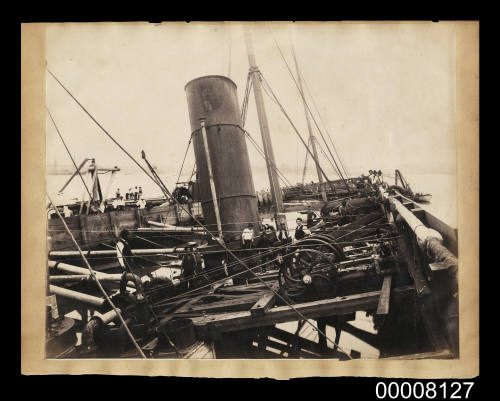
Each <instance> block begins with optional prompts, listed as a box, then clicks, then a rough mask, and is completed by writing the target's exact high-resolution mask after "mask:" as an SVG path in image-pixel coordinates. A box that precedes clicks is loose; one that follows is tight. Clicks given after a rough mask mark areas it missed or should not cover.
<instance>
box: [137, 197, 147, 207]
mask: <svg viewBox="0 0 500 401" xmlns="http://www.w3.org/2000/svg"><path fill="white" fill-rule="evenodd" d="M136 205H137V207H138V208H139V209H144V208H145V207H146V201H145V200H144V199H140V198H139V200H138V201H137V203H136Z"/></svg>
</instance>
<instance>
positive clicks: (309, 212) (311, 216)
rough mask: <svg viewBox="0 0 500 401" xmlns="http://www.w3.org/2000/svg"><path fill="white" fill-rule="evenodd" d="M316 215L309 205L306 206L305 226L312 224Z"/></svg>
mask: <svg viewBox="0 0 500 401" xmlns="http://www.w3.org/2000/svg"><path fill="white" fill-rule="evenodd" d="M315 217H316V214H315V213H314V212H313V211H312V209H311V205H309V206H308V207H307V227H312V226H313V219H314V218H315Z"/></svg>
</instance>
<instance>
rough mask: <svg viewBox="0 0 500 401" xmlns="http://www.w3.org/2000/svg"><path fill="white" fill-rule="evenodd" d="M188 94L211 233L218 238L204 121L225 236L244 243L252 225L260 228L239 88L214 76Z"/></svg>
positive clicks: (198, 82) (195, 83)
mask: <svg viewBox="0 0 500 401" xmlns="http://www.w3.org/2000/svg"><path fill="white" fill-rule="evenodd" d="M185 91H186V95H187V102H188V108H189V119H190V122H191V131H192V137H193V148H194V153H195V157H196V166H197V171H198V180H199V188H200V195H201V202H202V208H203V215H204V217H205V219H206V222H207V228H208V229H209V230H210V231H211V232H212V233H213V234H214V235H217V217H216V210H215V208H214V202H213V201H212V189H211V187H210V174H209V166H208V164H207V157H206V153H207V152H206V149H205V146H204V140H203V135H202V129H201V121H204V124H205V130H206V138H207V144H208V153H209V158H210V164H211V170H212V176H213V182H214V184H215V193H216V197H217V200H218V202H216V203H218V207H219V215H220V222H221V226H222V233H223V235H224V237H225V238H230V239H237V238H240V235H241V231H243V229H244V228H245V227H247V226H248V224H249V223H253V224H254V229H257V228H258V226H259V215H258V209H257V198H256V195H255V189H254V184H253V177H252V171H251V168H250V159H249V156H248V149H247V145H246V141H245V133H244V132H243V131H242V130H241V129H240V128H239V127H241V125H242V124H241V113H240V109H239V103H238V98H237V94H236V84H235V83H234V82H233V81H232V80H231V79H229V78H227V77H224V76H219V75H210V76H206V77H200V78H196V79H194V80H192V81H190V82H188V83H187V84H186V86H185ZM200 119H201V121H200Z"/></svg>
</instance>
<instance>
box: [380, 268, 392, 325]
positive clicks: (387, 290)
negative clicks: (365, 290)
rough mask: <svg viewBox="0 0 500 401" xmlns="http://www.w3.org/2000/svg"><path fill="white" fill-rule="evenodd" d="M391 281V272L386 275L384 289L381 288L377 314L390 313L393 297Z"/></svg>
mask: <svg viewBox="0 0 500 401" xmlns="http://www.w3.org/2000/svg"><path fill="white" fill-rule="evenodd" d="M391 282H392V276H391V275H390V274H387V275H385V276H384V282H383V283H382V289H381V290H380V298H379V300H378V307H377V315H388V314H389V302H390V299H391Z"/></svg>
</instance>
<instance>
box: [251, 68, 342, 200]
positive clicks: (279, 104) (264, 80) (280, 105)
mask: <svg viewBox="0 0 500 401" xmlns="http://www.w3.org/2000/svg"><path fill="white" fill-rule="evenodd" d="M260 76H261V77H262V80H263V83H265V86H267V88H268V90H269V91H270V94H271V95H272V98H274V101H275V103H277V104H278V106H279V107H280V109H281V111H282V113H283V115H284V116H285V117H286V119H287V120H288V122H289V123H290V125H291V126H292V128H293V129H294V131H295V133H296V134H297V136H298V137H299V139H300V140H301V142H302V144H303V145H304V146H305V147H306V150H307V152H308V153H309V154H310V155H311V158H312V159H313V160H314V161H315V162H317V165H318V167H319V169H320V171H321V173H322V174H323V175H324V176H325V178H326V180H327V181H328V184H329V185H330V187H331V188H332V190H333V191H334V192H335V186H334V185H333V184H332V182H331V181H330V179H329V178H328V177H327V175H326V174H325V172H324V170H323V168H322V167H321V166H320V164H319V161H317V159H316V157H314V155H313V153H312V152H311V149H309V146H307V144H306V142H305V141H304V139H303V138H302V135H300V133H299V131H298V129H297V127H296V126H295V124H294V123H293V122H292V120H291V118H290V116H289V115H288V113H287V112H286V111H285V109H284V107H283V105H282V104H281V103H280V102H279V100H278V98H277V97H276V95H275V94H274V92H273V90H272V89H271V87H270V86H269V84H268V83H267V81H266V78H264V76H263V75H262V73H260ZM263 87H264V86H263ZM264 92H266V94H267V95H269V93H268V92H267V91H266V90H264ZM346 186H347V184H346ZM347 191H348V192H349V193H350V192H351V191H350V189H349V187H348V186H347Z"/></svg>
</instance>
